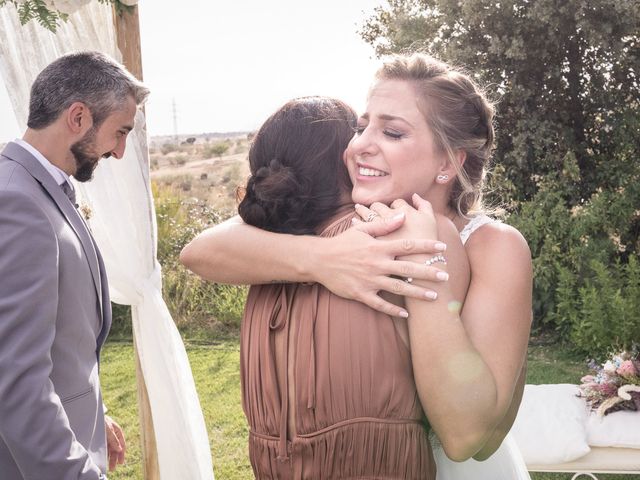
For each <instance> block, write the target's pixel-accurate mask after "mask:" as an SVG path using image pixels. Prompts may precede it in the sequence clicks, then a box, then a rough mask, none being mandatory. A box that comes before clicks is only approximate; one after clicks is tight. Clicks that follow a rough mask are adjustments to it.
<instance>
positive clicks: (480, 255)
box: [466, 221, 531, 264]
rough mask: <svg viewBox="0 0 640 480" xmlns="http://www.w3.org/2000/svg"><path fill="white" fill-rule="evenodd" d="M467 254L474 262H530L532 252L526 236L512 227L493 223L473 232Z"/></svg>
mask: <svg viewBox="0 0 640 480" xmlns="http://www.w3.org/2000/svg"><path fill="white" fill-rule="evenodd" d="M466 249H467V254H468V256H469V259H470V260H471V261H472V262H473V263H475V262H474V260H476V261H477V262H481V263H483V264H484V263H485V262H486V263H494V262H499V263H500V264H505V263H509V262H518V263H520V262H530V261H531V251H530V250H529V245H528V244H527V241H526V239H525V238H524V236H523V235H522V234H521V233H520V231H518V229H516V228H515V227H512V226H511V225H508V224H506V223H503V222H498V221H491V222H487V223H486V224H484V225H482V228H478V229H477V230H475V231H474V232H473V235H471V236H470V237H469V240H468V242H467V244H466Z"/></svg>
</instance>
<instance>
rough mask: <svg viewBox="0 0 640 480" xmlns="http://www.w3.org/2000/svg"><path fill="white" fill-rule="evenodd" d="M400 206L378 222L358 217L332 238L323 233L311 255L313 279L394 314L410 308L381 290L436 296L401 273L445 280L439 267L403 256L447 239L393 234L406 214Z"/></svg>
mask: <svg viewBox="0 0 640 480" xmlns="http://www.w3.org/2000/svg"><path fill="white" fill-rule="evenodd" d="M362 208H364V207H362ZM409 208H410V207H409ZM399 210H400V208H398V211H399ZM414 210H415V209H414ZM398 211H396V212H395V213H390V214H389V215H385V216H384V218H379V219H378V220H377V221H375V222H368V223H367V222H358V223H357V224H356V225H355V226H354V228H351V229H349V230H347V231H345V232H343V233H341V234H340V235H337V236H335V237H333V238H327V239H320V240H321V241H322V242H324V243H323V246H324V248H322V249H318V250H316V252H314V254H313V255H312V258H314V259H315V261H316V262H317V263H316V265H315V267H313V270H314V273H313V277H314V278H313V279H314V281H317V282H318V283H321V284H323V285H324V286H325V287H327V288H328V289H329V290H331V291H332V292H333V293H335V294H337V295H340V296H341V297H345V298H349V299H353V300H358V301H360V302H362V303H364V304H366V305H368V306H369V307H371V308H373V309H375V310H378V311H380V312H383V313H387V314H389V315H392V316H399V317H405V318H406V316H407V312H406V310H405V309H404V308H401V307H399V306H398V305H395V304H393V303H391V302H388V301H386V300H384V299H383V298H382V297H381V296H380V295H378V293H379V292H381V291H386V292H389V293H392V294H396V295H402V296H406V297H413V298H418V299H422V300H425V299H427V300H432V299H433V298H434V297H435V295H434V292H433V290H432V289H430V288H427V287H423V286H418V285H414V284H412V283H408V282H405V281H404V280H403V279H404V278H407V277H411V278H414V279H422V280H430V281H435V282H442V281H444V280H445V279H444V278H442V277H440V278H438V272H439V270H438V269H435V268H432V267H428V266H427V265H424V264H422V263H418V262H416V261H412V260H404V259H400V257H405V256H409V255H422V256H424V257H425V258H426V257H429V256H433V255H436V254H438V253H442V252H443V251H445V249H446V245H445V244H444V243H442V242H440V241H438V240H437V239H435V238H433V239H425V238H424V236H422V237H420V236H418V235H416V236H415V238H409V237H408V236H406V235H405V236H403V235H396V236H395V237H396V238H392V233H393V232H394V231H395V230H396V229H398V228H399V227H400V226H401V225H403V223H404V222H405V220H406V214H405V212H404V211H399V212H398ZM394 277H400V278H394Z"/></svg>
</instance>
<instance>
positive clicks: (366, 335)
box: [240, 210, 435, 480]
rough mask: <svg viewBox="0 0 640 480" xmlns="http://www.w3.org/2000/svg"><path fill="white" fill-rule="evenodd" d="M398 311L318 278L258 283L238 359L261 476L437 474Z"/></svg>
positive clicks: (334, 228) (337, 225) (346, 221)
mask: <svg viewBox="0 0 640 480" xmlns="http://www.w3.org/2000/svg"><path fill="white" fill-rule="evenodd" d="M352 212H353V210H351V212H350V213H349V214H347V215H344V214H343V215H341V216H340V217H339V218H338V219H337V220H335V221H334V222H333V223H332V224H331V225H329V227H327V228H326V229H325V230H324V231H323V232H322V234H321V235H322V236H334V235H337V234H339V233H341V232H342V231H344V230H346V229H347V228H349V227H350V226H351V218H352V217H353V213H352ZM365 254H366V252H363V255H365ZM397 321H399V320H398V319H393V318H391V317H389V316H388V315H385V314H382V313H379V312H376V311H374V310H372V309H371V308H368V307H366V306H365V305H364V304H361V303H359V302H356V301H351V300H346V299H344V298H341V297H338V296H336V295H334V294H332V293H331V292H330V291H329V290H327V289H326V288H324V287H323V286H321V285H319V284H311V285H308V284H278V285H257V286H252V287H251V289H250V291H249V296H248V298H247V305H246V308H245V314H244V318H243V321H242V328H241V348H240V355H241V360H240V362H241V380H242V403H243V408H244V411H245V414H246V416H247V419H248V422H249V427H250V433H249V456H250V459H251V464H252V466H253V471H254V474H255V476H256V478H259V479H276V478H277V479H296V480H297V479H365V478H366V479H421V480H422V479H427V480H429V479H435V462H434V460H433V456H432V452H431V447H430V445H429V441H428V438H427V433H426V431H425V428H424V422H423V419H424V414H423V411H422V407H421V405H420V402H419V399H418V395H417V392H416V386H415V382H414V379H413V370H412V367H411V357H410V352H409V348H408V346H407V341H406V338H404V337H403V336H402V335H401V334H400V331H399V328H398V326H397V325H396V322H397Z"/></svg>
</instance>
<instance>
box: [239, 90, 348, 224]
mask: <svg viewBox="0 0 640 480" xmlns="http://www.w3.org/2000/svg"><path fill="white" fill-rule="evenodd" d="M356 118H357V117H356V114H355V112H354V111H353V109H351V107H349V106H348V105H347V104H345V103H344V102H342V101H340V100H336V99H333V98H327V97H303V98H297V99H294V100H291V101H289V102H287V103H286V104H285V105H284V106H282V107H281V108H280V109H279V110H278V111H277V112H275V113H274V114H273V115H271V117H269V118H268V119H267V121H266V122H264V124H263V125H262V127H260V130H258V133H257V134H256V135H255V137H254V139H253V143H252V145H251V149H250V150H249V168H250V170H251V177H250V178H249V180H248V182H247V185H246V191H245V195H244V198H243V199H242V201H241V202H240V205H239V206H238V213H239V214H240V216H241V217H242V219H243V220H244V221H245V222H246V223H248V224H250V225H254V226H256V227H259V228H262V229H264V230H270V231H273V232H281V233H293V234H311V233H317V232H316V229H317V227H318V226H319V225H320V224H322V223H323V222H325V221H326V220H328V219H329V218H331V216H332V215H334V214H335V212H336V210H337V209H338V207H339V206H340V204H341V199H342V198H343V196H344V195H345V193H346V194H347V195H348V192H349V191H350V190H351V181H350V180H349V176H348V173H347V170H346V168H345V167H344V165H343V163H342V154H343V152H344V150H345V148H346V147H347V144H348V143H349V140H350V139H351V137H352V136H353V133H354V127H355V123H356Z"/></svg>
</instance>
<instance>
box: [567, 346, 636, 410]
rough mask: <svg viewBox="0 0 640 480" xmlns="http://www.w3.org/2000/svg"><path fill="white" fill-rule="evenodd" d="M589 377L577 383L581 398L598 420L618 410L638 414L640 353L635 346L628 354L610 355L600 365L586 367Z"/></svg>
mask: <svg viewBox="0 0 640 480" xmlns="http://www.w3.org/2000/svg"><path fill="white" fill-rule="evenodd" d="M589 368H590V369H591V370H593V374H592V375H586V376H584V377H582V379H581V380H580V381H581V382H582V385H580V386H579V388H580V395H579V396H580V397H583V398H585V399H586V401H587V404H588V405H589V406H590V407H591V409H592V410H594V411H596V412H597V414H598V416H600V417H602V416H604V415H608V414H610V413H613V412H617V411H620V410H632V411H640V352H639V351H638V347H637V345H636V346H634V347H633V348H632V350H631V351H630V352H622V353H619V354H616V355H613V356H612V358H611V359H609V360H607V361H606V362H605V363H603V364H602V365H597V364H596V363H595V362H594V361H593V360H592V361H591V362H590V363H589Z"/></svg>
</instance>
